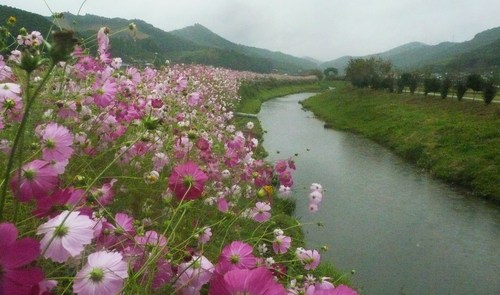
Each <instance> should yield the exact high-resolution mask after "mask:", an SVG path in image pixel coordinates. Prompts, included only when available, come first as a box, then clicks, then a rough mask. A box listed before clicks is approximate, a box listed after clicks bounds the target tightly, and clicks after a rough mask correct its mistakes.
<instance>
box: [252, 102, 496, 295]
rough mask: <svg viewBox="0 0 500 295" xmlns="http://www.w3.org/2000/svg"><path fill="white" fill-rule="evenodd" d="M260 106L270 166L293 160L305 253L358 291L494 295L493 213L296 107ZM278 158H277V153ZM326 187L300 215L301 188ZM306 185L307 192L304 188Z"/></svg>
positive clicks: (303, 206)
mask: <svg viewBox="0 0 500 295" xmlns="http://www.w3.org/2000/svg"><path fill="white" fill-rule="evenodd" d="M310 95H312V94H307V93H302V94H295V95H290V96H286V97H281V98H277V99H274V100H271V101H268V102H266V103H264V104H263V106H262V110H261V112H260V113H259V119H260V120H261V122H262V125H263V128H264V129H265V130H267V133H266V134H265V136H264V143H263V144H264V147H265V148H266V150H267V151H268V152H269V154H270V156H269V158H270V160H276V159H282V158H286V157H289V156H293V155H294V154H295V153H298V154H299V155H298V157H295V160H296V163H297V167H298V170H297V172H295V174H294V179H295V183H296V185H295V186H296V188H295V189H296V192H295V197H296V198H297V210H296V217H297V218H299V219H300V220H302V221H303V222H306V223H307V222H310V223H316V222H317V221H322V222H323V223H324V227H318V226H317V225H309V226H306V227H305V228H304V230H305V233H306V239H307V241H308V246H309V247H317V248H319V247H320V246H322V245H328V247H329V249H330V250H329V251H328V252H326V253H324V254H322V259H325V260H329V261H332V262H333V263H334V264H336V265H337V266H338V267H339V268H341V269H343V270H345V271H347V272H349V271H350V270H351V269H355V270H356V273H355V275H354V277H353V281H354V283H355V284H356V285H357V286H358V287H359V288H360V289H361V290H362V294H469V295H471V294H488V295H489V294H500V207H499V206H496V205H494V204H491V203H489V202H487V201H484V200H481V199H476V198H473V197H470V196H468V195H467V194H464V193H463V192H460V191H458V190H454V189H453V188H451V187H450V186H448V185H446V184H443V183H442V182H440V181H437V180H433V179H431V178H430V177H429V176H428V175H426V174H425V173H422V172H421V171H419V170H418V169H417V168H415V167H413V166H412V165H410V164H408V163H405V162H404V161H403V160H402V159H400V158H398V157H397V156H395V155H394V154H392V152H391V151H390V150H388V149H386V148H384V147H382V146H380V145H378V144H376V143H374V142H372V141H370V140H367V139H364V138H362V137H361V136H358V135H354V134H350V133H345V132H338V131H334V130H329V129H324V128H323V123H322V122H321V121H319V120H317V119H314V118H313V114H312V113H311V112H306V111H303V110H302V109H301V105H300V104H298V101H300V100H303V99H305V98H307V97H309V96H310ZM278 152H279V153H278ZM312 182H319V183H321V184H323V186H324V187H325V188H326V189H327V192H326V193H325V196H324V198H323V203H322V204H321V207H320V211H319V212H318V213H316V214H314V215H312V214H310V213H308V212H307V204H308V201H307V193H308V189H307V188H308V187H309V184H310V183H312ZM306 187H307V188H306Z"/></svg>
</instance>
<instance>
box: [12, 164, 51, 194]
mask: <svg viewBox="0 0 500 295" xmlns="http://www.w3.org/2000/svg"><path fill="white" fill-rule="evenodd" d="M58 182H59V178H58V177H57V171H56V170H55V169H54V168H53V167H52V166H51V165H50V163H49V162H46V161H42V160H34V161H32V162H29V163H27V164H25V165H24V166H23V167H22V169H21V177H20V178H19V173H18V172H17V171H15V172H14V177H13V178H12V182H11V188H12V191H13V192H14V195H15V196H16V197H17V198H18V199H19V200H20V201H21V202H27V201H29V200H31V199H33V198H40V197H42V196H45V195H46V194H48V193H49V192H50V191H51V190H53V189H54V188H55V187H56V186H57V184H58Z"/></svg>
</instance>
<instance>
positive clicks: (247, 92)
mask: <svg viewBox="0 0 500 295" xmlns="http://www.w3.org/2000/svg"><path fill="white" fill-rule="evenodd" d="M327 88H328V86H327V85H323V84H321V83H318V82H313V83H311V82H309V83H286V82H285V83H282V84H274V83H271V84H266V83H256V84H246V85H242V86H241V87H240V96H241V101H240V103H239V104H238V106H237V107H236V111H237V112H238V113H240V114H241V113H243V114H257V113H259V111H260V108H261V105H262V103H263V102H265V101H268V100H270V99H273V98H276V97H281V96H285V95H288V94H294V93H301V92H320V91H324V90H325V89H327ZM248 122H252V123H253V124H254V128H253V129H252V130H253V133H254V134H253V135H254V136H255V137H256V138H258V139H259V142H260V144H259V147H258V149H257V155H256V158H266V157H267V156H268V153H267V152H266V150H265V149H264V148H263V145H262V141H263V135H264V132H265V131H264V130H263V129H262V127H261V122H260V121H259V119H258V118H257V117H248V116H241V115H240V116H236V117H235V118H233V124H234V125H235V126H236V127H237V128H238V129H240V130H244V129H245V126H246V124H247V123H248ZM287 156H292V155H283V157H287ZM276 205H278V206H276ZM294 211H295V201H293V200H290V199H278V198H276V199H275V206H273V214H274V215H275V216H279V221H280V223H282V225H283V226H284V225H286V224H288V225H289V226H290V227H294V224H295V225H296V224H299V223H300V222H299V220H297V219H296V218H294V217H293V212H294ZM296 229H297V230H294V231H293V234H292V235H291V236H292V239H293V240H294V241H297V242H298V244H295V245H296V246H303V245H305V238H304V232H303V228H302V226H301V227H298V228H296ZM322 254H324V253H322ZM292 273H293V271H292ZM315 275H316V276H318V277H330V278H332V282H335V285H339V284H344V285H352V282H351V280H350V274H347V273H343V272H342V271H340V270H339V269H338V268H336V267H335V266H334V265H333V264H332V263H330V262H326V261H324V260H322V261H321V263H320V265H319V267H318V268H317V269H316V271H315Z"/></svg>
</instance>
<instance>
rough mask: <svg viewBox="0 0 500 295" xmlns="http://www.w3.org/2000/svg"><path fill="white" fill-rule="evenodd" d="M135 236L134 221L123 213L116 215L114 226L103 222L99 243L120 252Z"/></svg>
mask: <svg viewBox="0 0 500 295" xmlns="http://www.w3.org/2000/svg"><path fill="white" fill-rule="evenodd" d="M134 235H135V227H134V219H133V218H132V217H130V216H128V215H127V214H125V213H116V215H115V224H112V223H110V222H108V221H105V222H103V232H102V235H101V236H100V238H99V243H100V244H102V245H104V246H105V247H106V248H110V249H118V250H122V249H123V248H125V247H126V244H127V243H126V242H127V241H131V240H132V237H133V236H134Z"/></svg>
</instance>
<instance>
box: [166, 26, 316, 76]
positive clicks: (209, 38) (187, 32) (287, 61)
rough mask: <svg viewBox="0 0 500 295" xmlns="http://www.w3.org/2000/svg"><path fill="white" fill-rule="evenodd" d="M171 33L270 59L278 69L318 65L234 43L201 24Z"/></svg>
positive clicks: (300, 68) (299, 68)
mask: <svg viewBox="0 0 500 295" xmlns="http://www.w3.org/2000/svg"><path fill="white" fill-rule="evenodd" d="M170 33H172V34H174V35H176V36H178V37H181V38H184V39H186V40H189V41H192V42H194V43H196V44H198V45H201V46H207V47H210V48H216V49H225V50H231V51H234V52H238V53H241V54H244V55H247V56H250V57H256V58H265V59H268V60H269V61H270V62H271V63H272V66H273V68H274V69H276V70H278V71H287V72H298V71H301V70H307V69H314V68H316V67H317V64H315V63H314V62H311V61H310V60H307V59H304V58H298V57H295V56H291V55H288V54H284V53H282V52H275V51H270V50H267V49H261V48H256V47H251V46H245V45H241V44H236V43H233V42H231V41H229V40H226V39H224V38H222V37H221V36H219V35H217V34H215V33H214V32H212V31H210V30H209V29H207V28H206V27H204V26H202V25H200V24H195V25H193V26H188V27H185V28H183V29H180V30H175V31H171V32H170Z"/></svg>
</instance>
